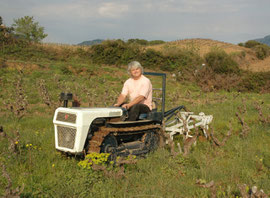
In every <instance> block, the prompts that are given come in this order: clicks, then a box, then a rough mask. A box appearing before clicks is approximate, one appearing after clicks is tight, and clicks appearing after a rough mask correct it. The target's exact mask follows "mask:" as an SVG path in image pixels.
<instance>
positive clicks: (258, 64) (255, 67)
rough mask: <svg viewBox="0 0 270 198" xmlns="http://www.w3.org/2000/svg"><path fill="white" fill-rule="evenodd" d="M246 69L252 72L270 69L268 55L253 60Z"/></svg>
mask: <svg viewBox="0 0 270 198" xmlns="http://www.w3.org/2000/svg"><path fill="white" fill-rule="evenodd" d="M247 69H248V70H251V71H254V72H267V71H270V57H267V58H266V59H264V60H258V61H254V62H253V63H251V64H250V65H249V67H248V68H247Z"/></svg>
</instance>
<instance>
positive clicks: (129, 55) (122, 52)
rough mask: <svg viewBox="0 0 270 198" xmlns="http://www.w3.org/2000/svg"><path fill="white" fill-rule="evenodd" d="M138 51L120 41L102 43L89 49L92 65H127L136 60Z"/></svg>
mask: <svg viewBox="0 0 270 198" xmlns="http://www.w3.org/2000/svg"><path fill="white" fill-rule="evenodd" d="M138 53H139V49H138V48H137V47H136V46H135V45H128V44H127V43H125V42H124V41H122V40H115V41H110V40H108V41H104V42H103V43H101V44H98V45H94V46H92V48H91V58H92V60H93V62H94V63H104V64H110V65H113V64H127V63H128V62H129V61H130V60H133V59H135V58H137V56H138Z"/></svg>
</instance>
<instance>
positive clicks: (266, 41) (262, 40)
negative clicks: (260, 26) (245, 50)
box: [254, 35, 270, 46]
mask: <svg viewBox="0 0 270 198" xmlns="http://www.w3.org/2000/svg"><path fill="white" fill-rule="evenodd" d="M254 40H255V41H258V42H260V43H264V44H266V45H269V46H270V35H268V36H265V37H264V38H259V39H254Z"/></svg>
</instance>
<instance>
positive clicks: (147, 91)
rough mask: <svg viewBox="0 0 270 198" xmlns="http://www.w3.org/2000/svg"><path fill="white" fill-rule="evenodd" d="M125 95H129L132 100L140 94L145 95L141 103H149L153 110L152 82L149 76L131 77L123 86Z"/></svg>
mask: <svg viewBox="0 0 270 198" xmlns="http://www.w3.org/2000/svg"><path fill="white" fill-rule="evenodd" d="M121 94H123V95H124V96H127V95H128V96H129V100H130V101H132V100H134V99H135V98H136V97H138V96H140V95H141V96H144V99H143V100H142V101H141V102H140V103H141V104H145V105H147V106H148V107H149V108H150V110H152V84H151V82H150V80H149V79H148V78H146V77H145V76H144V75H141V77H140V78H139V79H138V80H134V79H133V78H129V79H128V80H127V81H126V82H125V83H124V86H123V89H122V92H121Z"/></svg>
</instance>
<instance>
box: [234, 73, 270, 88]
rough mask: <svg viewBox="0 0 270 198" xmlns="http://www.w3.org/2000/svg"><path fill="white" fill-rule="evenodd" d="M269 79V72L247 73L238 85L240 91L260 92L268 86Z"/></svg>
mask: <svg viewBox="0 0 270 198" xmlns="http://www.w3.org/2000/svg"><path fill="white" fill-rule="evenodd" d="M269 79H270V72H256V73H251V72H248V73H246V74H245V75H244V76H243V77H242V81H241V83H240V84H239V86H238V87H239V89H240V91H254V92H260V91H262V89H263V88H264V87H265V86H266V85H268V83H269Z"/></svg>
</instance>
